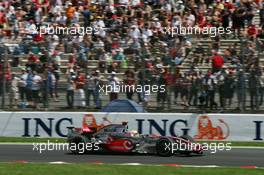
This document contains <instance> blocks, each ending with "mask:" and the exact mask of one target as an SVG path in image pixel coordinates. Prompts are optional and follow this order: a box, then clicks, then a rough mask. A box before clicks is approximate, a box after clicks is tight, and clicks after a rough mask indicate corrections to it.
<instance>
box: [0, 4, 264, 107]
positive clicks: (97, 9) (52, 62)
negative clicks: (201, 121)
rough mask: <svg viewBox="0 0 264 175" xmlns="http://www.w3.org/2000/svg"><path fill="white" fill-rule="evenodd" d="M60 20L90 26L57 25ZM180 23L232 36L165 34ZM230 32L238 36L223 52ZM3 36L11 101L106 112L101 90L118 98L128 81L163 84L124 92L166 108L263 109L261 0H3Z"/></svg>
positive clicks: (0, 72) (3, 68)
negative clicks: (153, 90)
mask: <svg viewBox="0 0 264 175" xmlns="http://www.w3.org/2000/svg"><path fill="white" fill-rule="evenodd" d="M256 15H259V18H260V22H259V24H256V23H255V22H254V17H255V16H256ZM58 27H64V28H70V29H71V30H74V29H75V31H76V30H78V29H80V28H81V27H84V28H91V29H92V30H91V32H90V33H89V34H87V33H86V34H83V33H78V32H70V33H61V32H60V33H56V32H54V31H53V33H50V32H49V31H50V30H51V29H52V28H53V29H55V28H58ZM180 27H197V28H201V29H202V28H205V27H209V28H211V27H223V28H224V29H227V28H231V30H232V33H231V34H221V35H220V34H217V35H216V36H213V37H212V36H210V35H207V34H202V35H194V34H186V35H183V34H180V33H179V34H176V35H174V36H172V35H170V34H168V33H166V32H164V29H167V28H180ZM44 28H45V29H47V28H48V30H45V31H44V32H43V31H42V29H44ZM226 39H231V40H233V41H234V43H232V44H231V45H230V46H229V47H228V48H226V49H224V50H222V49H221V44H222V40H226ZM202 40H210V42H208V43H209V45H206V46H205V45H204V44H202V42H199V41H202ZM0 43H1V46H0V52H1V64H0V83H1V84H3V83H6V86H5V87H6V89H5V90H4V89H3V87H4V86H0V92H1V94H3V92H5V91H6V92H7V93H8V95H9V100H10V106H11V107H14V106H20V107H23V105H25V104H26V105H28V106H31V107H34V108H37V109H39V107H40V102H41V103H42V104H43V106H44V107H45V108H47V109H48V108H49V107H50V104H51V101H54V102H58V101H59V100H60V99H61V97H60V96H61V94H62V93H64V94H65V97H66V98H65V99H66V100H65V101H67V106H68V107H69V108H73V107H77V108H82V107H89V106H92V105H94V106H95V107H96V108H98V109H100V108H101V107H102V100H103V99H102V95H103V93H102V92H100V87H101V86H102V85H105V84H107V85H110V86H112V87H113V88H111V89H112V92H110V95H109V101H112V100H114V99H117V98H119V94H120V93H118V92H117V91H116V90H115V88H116V85H117V84H121V83H123V84H126V85H129V86H132V85H142V86H144V85H154V84H155V85H159V87H160V86H161V85H165V89H166V91H162V90H161V89H158V92H157V93H155V94H151V95H148V94H147V93H146V92H144V91H143V92H141V93H138V92H134V91H126V98H128V99H131V100H135V101H138V102H139V103H143V104H144V105H145V106H149V105H150V104H151V102H152V101H155V102H156V106H157V107H158V108H159V109H163V108H165V107H167V108H168V109H171V108H173V107H174V106H183V107H184V108H186V109H189V108H190V107H191V106H194V107H197V108H198V107H199V108H202V109H206V108H209V109H223V110H225V109H226V108H230V107H231V106H232V107H234V108H238V109H239V110H242V111H243V110H245V109H246V107H247V104H249V105H250V108H251V109H252V110H253V109H254V110H258V109H259V108H260V106H261V105H262V103H263V95H264V77H263V75H262V67H261V54H262V53H263V48H264V4H263V2H262V0H233V1H232V0H67V1H66V0H33V1H27V0H4V1H3V0H0ZM7 43H12V44H9V45H7ZM5 48H7V49H5ZM6 60H7V61H8V62H7V61H6ZM65 60H66V62H65ZM93 63H96V66H92V64H93ZM14 67H18V68H21V70H20V71H21V72H19V71H17V70H16V71H13V69H12V68H14ZM203 67H206V68H203ZM61 85H62V86H63V88H60V86H61ZM61 89H63V91H62V92H61ZM91 97H93V98H91ZM234 98H236V99H234ZM91 99H93V102H94V104H92V103H91V102H90V100H91ZM248 99H249V101H250V102H249V103H248Z"/></svg>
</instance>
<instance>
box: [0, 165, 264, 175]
mask: <svg viewBox="0 0 264 175" xmlns="http://www.w3.org/2000/svg"><path fill="white" fill-rule="evenodd" d="M73 172H74V174H78V175H82V174H85V175H87V174H98V175H119V174H124V175H132V174H144V175H153V174H155V175H164V174H166V175H182V174H184V175H205V174H214V175H222V174H232V175H244V174H250V175H263V172H264V170H263V169H240V168H184V167H181V168H178V167H169V166H150V165H149V166H146V165H142V166H131V165H130V166H129V165H93V164H61V165H55V164H37V163H32V164H31V163H29V164H18V163H0V174H1V175H2V174H3V175H7V174H12V175H22V174H23V175H24V174H27V175H36V174H38V175H47V174H48V175H53V174H54V175H72V173H73Z"/></svg>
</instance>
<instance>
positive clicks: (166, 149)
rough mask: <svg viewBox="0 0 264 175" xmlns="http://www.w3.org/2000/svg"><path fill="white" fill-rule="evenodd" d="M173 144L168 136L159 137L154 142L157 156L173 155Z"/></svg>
mask: <svg viewBox="0 0 264 175" xmlns="http://www.w3.org/2000/svg"><path fill="white" fill-rule="evenodd" d="M173 144H174V141H173V140H172V139H170V138H166V137H164V138H160V139H159V140H158V141H157V143H156V151H157V154H158V155H159V156H162V157H170V156H173V155H174V153H173V150H172V148H173Z"/></svg>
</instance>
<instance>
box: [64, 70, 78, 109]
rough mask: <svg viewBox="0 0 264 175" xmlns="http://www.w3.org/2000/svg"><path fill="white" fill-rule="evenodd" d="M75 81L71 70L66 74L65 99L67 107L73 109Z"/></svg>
mask: <svg viewBox="0 0 264 175" xmlns="http://www.w3.org/2000/svg"><path fill="white" fill-rule="evenodd" d="M75 79H76V73H75V72H74V70H73V69H72V68H71V69H70V70H69V71H68V73H67V93H66V99H67V105H68V108H73V103H74V89H75V83H74V81H75Z"/></svg>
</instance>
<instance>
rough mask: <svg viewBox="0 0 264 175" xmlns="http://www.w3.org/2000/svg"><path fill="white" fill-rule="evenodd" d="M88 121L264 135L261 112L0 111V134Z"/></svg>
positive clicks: (225, 137)
mask: <svg viewBox="0 0 264 175" xmlns="http://www.w3.org/2000/svg"><path fill="white" fill-rule="evenodd" d="M90 118H94V119H95V120H93V121H91V120H90ZM91 122H92V124H93V125H96V126H97V127H98V128H102V127H103V126H105V125H108V124H111V123H115V124H116V123H122V122H128V129H129V130H136V131H137V132H138V133H140V134H158V135H163V136H176V135H178V136H181V135H186V134H187V135H190V136H192V137H193V138H194V139H195V140H214V141H261V140H263V138H264V115H257V114H192V113H85V112H0V136H7V137H54V138H58V137H66V136H67V127H69V126H74V127H80V128H86V127H87V125H90V124H91Z"/></svg>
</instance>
